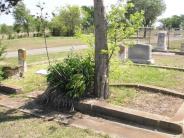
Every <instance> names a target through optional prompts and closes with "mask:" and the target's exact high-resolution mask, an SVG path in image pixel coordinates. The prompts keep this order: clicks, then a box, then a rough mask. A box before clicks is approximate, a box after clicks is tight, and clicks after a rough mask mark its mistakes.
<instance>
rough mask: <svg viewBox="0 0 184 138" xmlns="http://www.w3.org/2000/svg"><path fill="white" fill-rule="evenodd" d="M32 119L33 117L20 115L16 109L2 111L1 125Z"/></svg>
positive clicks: (0, 116) (0, 113)
mask: <svg viewBox="0 0 184 138" xmlns="http://www.w3.org/2000/svg"><path fill="white" fill-rule="evenodd" d="M32 117H33V116H32V115H28V114H23V113H18V112H17V110H16V109H9V110H3V111H0V123H3V122H9V121H18V120H24V119H30V118H32Z"/></svg>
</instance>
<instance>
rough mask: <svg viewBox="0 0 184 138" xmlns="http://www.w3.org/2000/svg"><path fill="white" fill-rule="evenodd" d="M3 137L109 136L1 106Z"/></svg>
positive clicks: (80, 137)
mask: <svg viewBox="0 0 184 138" xmlns="http://www.w3.org/2000/svg"><path fill="white" fill-rule="evenodd" d="M0 137H1V138H107V137H108V136H104V135H101V134H96V133H94V132H92V131H91V130H87V129H85V130H83V129H78V128H73V127H66V126H63V125H59V124H58V123H56V122H52V121H50V122H47V121H42V120H41V119H39V118H34V117H32V116H30V115H26V114H23V113H21V112H17V111H16V110H12V109H11V110H8V109H7V108H4V107H0Z"/></svg>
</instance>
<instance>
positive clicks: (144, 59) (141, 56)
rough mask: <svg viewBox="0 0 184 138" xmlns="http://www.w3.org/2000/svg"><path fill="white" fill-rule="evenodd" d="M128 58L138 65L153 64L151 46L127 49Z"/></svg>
mask: <svg viewBox="0 0 184 138" xmlns="http://www.w3.org/2000/svg"><path fill="white" fill-rule="evenodd" d="M128 58H129V59H130V60H131V61H132V62H134V63H139V64H153V63H154V60H153V59H152V46H151V45H148V44H136V45H135V46H133V47H130V48H129V49H128Z"/></svg>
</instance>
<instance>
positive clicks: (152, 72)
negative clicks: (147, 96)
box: [2, 65, 184, 93]
mask: <svg viewBox="0 0 184 138" xmlns="http://www.w3.org/2000/svg"><path fill="white" fill-rule="evenodd" d="M46 68H47V65H35V66H32V67H30V68H29V70H28V72H27V73H26V74H25V77H24V78H21V79H19V78H15V77H13V78H9V79H7V80H4V81H2V83H3V84H8V85H13V86H17V87H22V89H23V93H28V92H32V91H39V90H45V88H46V86H47V83H46V78H45V77H44V76H41V75H37V74H35V72H36V71H37V70H40V69H46ZM121 71H122V73H120V74H118V78H117V77H116V78H114V76H115V75H113V74H112V73H111V77H110V83H140V84H147V85H154V86H160V87H164V88H170V89H174V90H178V91H181V92H182V91H183V90H184V85H183V82H184V72H180V71H174V70H166V69H158V68H152V67H138V66H133V65H122V66H121Z"/></svg>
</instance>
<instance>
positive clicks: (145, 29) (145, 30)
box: [143, 27, 147, 38]
mask: <svg viewBox="0 0 184 138" xmlns="http://www.w3.org/2000/svg"><path fill="white" fill-rule="evenodd" d="M143 37H144V38H146V37H147V28H146V27H145V28H144V36H143Z"/></svg>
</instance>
